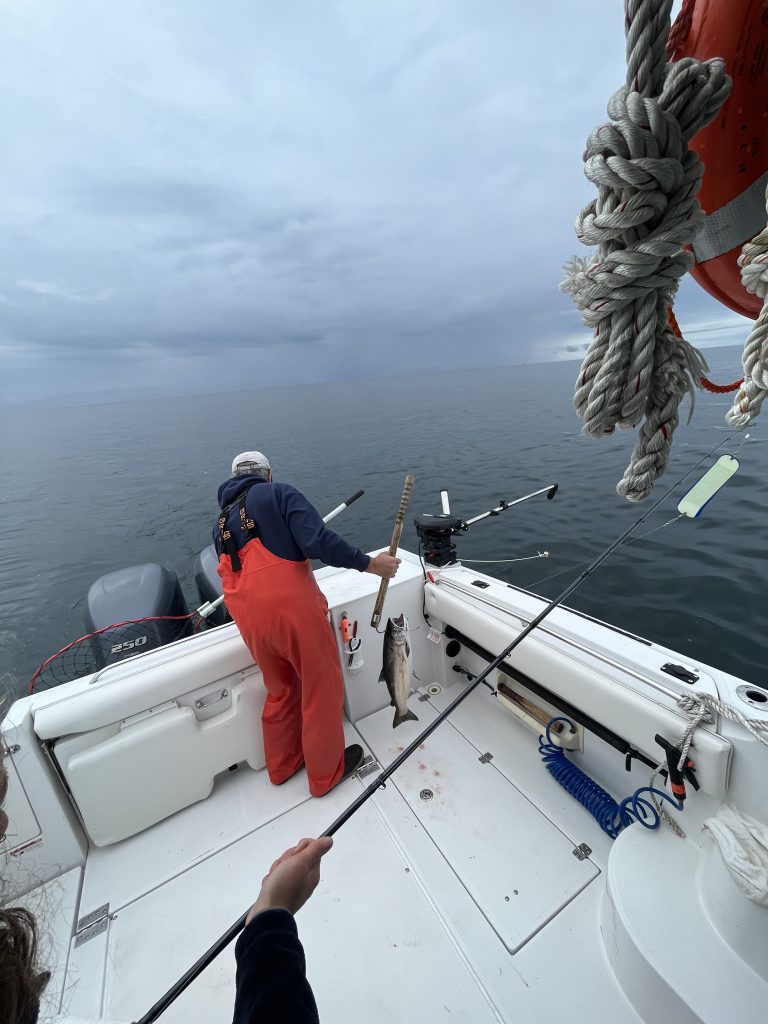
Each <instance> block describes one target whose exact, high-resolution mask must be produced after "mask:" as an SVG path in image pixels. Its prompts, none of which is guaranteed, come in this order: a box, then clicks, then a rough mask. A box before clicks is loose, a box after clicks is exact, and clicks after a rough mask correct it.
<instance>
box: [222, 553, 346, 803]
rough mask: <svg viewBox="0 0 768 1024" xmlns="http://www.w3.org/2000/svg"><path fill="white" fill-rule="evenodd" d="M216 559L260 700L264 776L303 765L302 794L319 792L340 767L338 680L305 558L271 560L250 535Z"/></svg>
mask: <svg viewBox="0 0 768 1024" xmlns="http://www.w3.org/2000/svg"><path fill="white" fill-rule="evenodd" d="M238 558H239V561H240V564H241V568H240V570H239V571H235V570H234V569H233V568H232V560H231V558H230V556H229V555H228V554H224V553H222V554H221V556H220V558H219V568H218V573H219V576H220V577H221V582H222V586H223V589H224V601H225V603H226V606H227V610H228V611H229V613H230V615H231V616H232V618H233V619H234V620H235V623H236V624H237V627H238V629H239V630H240V635H241V636H242V638H243V640H244V641H245V644H246V646H247V647H248V650H249V651H250V652H251V654H252V655H253V658H254V661H255V662H256V663H257V665H258V666H259V668H260V669H261V672H262V675H263V677H264V685H265V687H266V688H267V694H268V695H267V700H266V703H265V704H264V711H263V713H262V717H261V721H262V727H263V732H264V755H265V757H266V762H267V772H268V773H269V778H270V781H271V782H273V783H274V784H275V785H279V784H280V783H281V782H285V780H286V779H288V778H290V776H291V775H293V773H294V772H296V771H298V769H299V768H301V766H302V764H304V765H306V768H307V778H308V779H309V791H310V793H311V794H312V796H323V794H324V793H327V792H328V790H329V789H332V788H333V786H334V785H335V784H336V783H337V782H338V781H339V779H340V778H341V776H342V774H343V765H344V728H343V725H342V714H343V705H344V682H343V680H342V676H341V668H340V665H339V656H338V652H337V650H336V642H335V639H334V636H333V629H332V627H331V624H330V622H329V621H328V603H327V601H326V600H325V597H324V596H323V594H322V592H321V591H320V588H319V587H318V585H317V583H316V582H315V577H314V575H313V573H312V567H311V565H310V563H309V561H303V562H294V561H290V560H288V559H285V558H279V557H278V556H277V555H273V554H272V553H271V552H270V551H268V550H267V549H266V548H265V547H264V545H263V544H262V543H261V541H260V540H258V539H257V538H254V539H252V540H249V541H248V542H247V544H246V545H245V546H244V547H242V548H241V549H240V551H239V552H238Z"/></svg>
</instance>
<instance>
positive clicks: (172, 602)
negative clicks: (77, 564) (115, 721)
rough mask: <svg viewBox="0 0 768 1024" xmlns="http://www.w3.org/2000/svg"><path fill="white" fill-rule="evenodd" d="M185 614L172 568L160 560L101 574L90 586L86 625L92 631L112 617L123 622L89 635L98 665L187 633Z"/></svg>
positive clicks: (189, 628)
mask: <svg viewBox="0 0 768 1024" xmlns="http://www.w3.org/2000/svg"><path fill="white" fill-rule="evenodd" d="M188 614H189V611H188V609H187V605H186V602H185V600H184V595H183V594H182V592H181V587H180V586H179V580H178V577H177V576H176V573H175V572H171V571H170V570H169V569H164V568H163V566H162V565H157V563H155V562H149V563H148V564H147V565H132V566H130V567H129V568H127V569H118V570H117V571H116V572H109V573H107V574H106V576H101V577H100V578H99V579H97V580H96V582H95V583H93V584H92V585H91V588H90V590H89V591H88V597H87V598H86V601H85V613H84V616H83V617H84V620H85V628H86V629H87V630H88V632H89V633H92V632H94V631H95V630H97V629H103V628H104V627H105V626H111V625H113V624H115V623H126V625H117V626H115V628H114V629H107V630H105V632H103V633H99V634H98V635H97V636H95V637H94V638H93V641H94V645H93V652H94V656H95V659H96V665H97V667H98V668H104V666H105V665H112V664H114V663H115V662H117V661H124V660H125V658H131V657H133V655H134V654H142V653H143V652H144V651H151V650H152V649H153V648H155V647H162V646H163V645H164V644H170V643H173V641H174V640H180V639H181V638H182V637H184V636H188V635H189V634H190V633H192V623H191V620H190V619H188V618H183V616H186V615H188ZM175 616H178V618H173V617H175ZM134 620H145V621H134Z"/></svg>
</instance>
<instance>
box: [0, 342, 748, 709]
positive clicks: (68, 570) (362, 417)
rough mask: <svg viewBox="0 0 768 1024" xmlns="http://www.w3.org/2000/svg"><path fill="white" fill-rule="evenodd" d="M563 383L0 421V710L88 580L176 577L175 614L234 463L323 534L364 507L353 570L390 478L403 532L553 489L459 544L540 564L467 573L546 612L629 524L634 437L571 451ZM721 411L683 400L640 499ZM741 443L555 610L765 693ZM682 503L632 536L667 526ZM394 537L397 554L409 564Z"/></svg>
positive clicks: (1, 416) (405, 382)
mask: <svg viewBox="0 0 768 1024" xmlns="http://www.w3.org/2000/svg"><path fill="white" fill-rule="evenodd" d="M707 357H708V359H709V362H710V366H711V376H712V377H714V378H716V379H719V380H732V379H733V378H734V377H735V376H737V374H738V371H739V352H738V349H735V348H728V349H719V350H714V351H709V352H707ZM577 371H578V364H576V363H570V362H569V363H555V364H549V365H545V364H536V365H529V366H518V367H504V368H499V369H478V370H474V371H470V372H467V371H460V372H455V373H448V374H436V375H434V376H418V377H400V378H393V379H386V380H377V381H360V382H354V383H343V384H319V385H311V386H302V387H294V388H281V389H276V390H271V391H242V392H237V393H233V394H210V395H204V396H199V397H184V398H171V399H165V400H161V399H158V400H151V401H137V402H122V403H119V404H113V405H90V406H83V407H77V408H46V407H42V406H36V407H34V408H32V407H27V408H14V409H3V410H0V467H1V468H2V480H3V485H2V497H1V499H0V612H1V613H2V616H1V618H0V689H3V690H5V691H7V692H17V691H18V690H19V689H20V688H22V689H23V688H24V686H25V685H26V682H27V680H28V679H29V677H30V675H31V674H32V672H33V671H34V669H35V667H36V666H37V665H38V664H39V662H40V661H42V659H43V658H45V657H47V656H48V655H49V654H51V653H53V652H54V651H56V650H57V649H58V648H60V647H61V646H63V645H64V644H65V643H67V642H69V641H70V640H72V639H74V638H75V637H77V636H79V635H81V633H82V632H83V621H82V611H83V602H84V598H85V595H86V593H87V590H88V587H89V586H90V584H91V583H92V582H93V581H94V580H95V579H96V578H97V577H98V576H100V575H101V574H102V573H106V572H109V571H111V570H113V569H117V568H121V567H123V566H126V565H131V564H138V563H142V562H160V563H161V564H163V565H165V566H167V567H168V568H171V569H173V570H175V571H176V572H177V573H178V574H179V577H180V579H181V582H182V586H183V588H184V591H185V594H186V596H187V599H188V601H189V603H190V607H193V606H194V605H195V604H196V603H197V598H196V594H195V593H194V588H193V583H192V576H191V571H192V564H193V561H194V558H195V555H196V554H197V552H198V551H199V550H200V549H201V548H203V547H205V545H206V544H208V543H209V540H210V530H211V525H212V521H213V519H214V517H215V513H216V508H217V506H216V489H217V487H218V485H219V484H220V483H221V482H222V481H223V480H224V479H225V478H226V477H227V476H228V475H229V465H230V462H231V459H232V456H233V455H234V454H236V453H237V452H238V451H242V450H244V449H248V448H259V449H261V450H262V451H264V452H266V453H267V454H268V456H269V457H270V459H271V460H272V463H273V467H274V474H275V477H276V479H280V480H287V481H289V482H291V483H293V484H294V485H295V486H297V487H299V488H300V489H301V490H303V491H304V492H305V493H306V495H307V496H308V497H309V499H310V500H311V501H312V502H313V503H314V504H315V505H316V506H317V507H318V509H319V510H320V511H321V512H322V513H325V512H327V511H329V510H330V509H331V508H333V507H334V506H335V505H337V504H338V503H339V502H340V501H341V500H343V499H344V498H346V497H347V496H348V495H350V494H351V493H353V492H354V491H356V490H357V489H358V488H360V487H363V488H365V492H366V493H365V496H364V497H363V498H362V499H361V500H360V501H359V502H357V503H356V504H355V505H354V506H353V507H352V508H351V509H350V510H349V511H348V512H346V513H344V514H343V515H342V516H340V517H339V518H338V519H337V520H336V522H335V523H334V527H335V528H336V529H337V530H338V532H339V533H342V534H343V535H344V536H345V537H347V539H349V540H350V541H351V542H353V543H354V544H356V545H358V546H359V547H362V548H363V549H370V548H374V547H382V546H384V545H386V544H388V543H389V538H390V535H391V530H392V523H393V521H394V517H395V514H396V512H397V507H398V504H399V499H400V494H401V491H402V486H403V480H404V476H405V473H406V472H411V473H414V474H415V476H416V486H415V489H414V493H413V499H412V502H411V508H410V513H413V514H416V513H417V512H439V511H440V504H439V491H440V489H441V488H443V487H446V488H447V489H448V491H449V493H450V498H451V505H452V511H454V512H455V513H456V514H458V515H460V516H462V517H464V518H469V517H471V516H473V515H476V514H478V513H480V512H483V511H484V510H486V509H488V508H490V507H492V506H493V505H495V504H497V502H498V500H499V499H500V498H506V499H508V500H509V499H512V498H515V497H517V496H519V495H521V494H525V493H527V492H529V491H532V490H535V489H537V488H539V487H542V486H545V485H546V484H549V483H552V482H557V483H559V485H560V490H559V493H558V495H557V497H556V498H555V500H554V501H546V500H545V499H544V498H543V497H542V498H539V499H535V500H533V501H531V502H529V503H527V504H525V505H522V506H520V507H518V508H516V509H513V510H510V511H508V512H506V513H504V514H503V515H500V516H498V517H496V518H491V519H487V520H485V521H484V522H482V523H480V524H478V525H477V526H476V527H474V528H473V529H472V530H471V532H469V533H468V534H466V535H465V536H464V537H462V538H461V539H460V542H459V543H460V554H461V555H463V556H464V557H465V558H467V559H470V558H473V559H483V558H486V559H504V558H516V557H523V556H527V555H535V554H536V553H537V551H543V550H548V551H549V552H550V556H549V558H547V559H538V560H534V561H527V562H518V563H511V564H507V565H503V564H502V565H487V566H477V568H478V569H479V570H484V571H488V572H491V573H493V574H494V575H498V576H500V577H502V578H503V579H506V580H508V581H509V582H511V583H515V584H517V585H519V586H524V587H529V586H530V587H532V588H533V589H535V590H536V591H537V592H538V593H541V594H543V595H546V596H550V597H552V596H555V594H557V593H559V592H560V591H561V590H562V589H563V588H564V587H565V585H566V584H567V583H568V582H569V580H570V578H571V575H570V573H572V572H574V571H575V569H576V567H578V566H580V565H581V563H584V562H585V561H586V560H588V559H590V558H592V557H593V556H594V555H596V554H597V553H598V552H599V551H600V550H601V548H603V547H604V546H605V545H607V544H608V543H609V541H610V540H612V539H613V538H614V536H616V535H618V534H619V533H620V532H621V531H623V530H624V529H625V528H626V527H627V526H628V525H629V524H630V523H631V521H632V520H633V519H635V518H636V517H637V516H638V515H640V514H641V512H642V510H643V505H633V504H630V503H628V502H626V501H625V500H624V499H622V498H619V497H618V496H617V495H616V493H615V490H614V488H615V484H616V482H617V480H618V479H619V478H620V477H621V474H622V472H623V469H624V466H625V464H626V460H627V458H628V456H629V453H630V451H631V447H632V444H633V440H634V434H631V433H629V432H624V431H621V432H618V433H617V434H615V435H613V436H611V437H607V438H604V439H603V440H601V441H599V442H598V441H594V440H592V439H590V438H586V437H583V436H582V435H581V434H580V427H581V423H580V421H579V420H578V418H577V417H576V415H575V413H574V411H573V408H572V405H571V393H572V388H573V381H574V378H575V376H576V373H577ZM729 405H730V401H729V398H728V396H712V395H708V394H699V395H698V396H697V404H696V411H695V415H694V420H693V423H692V424H691V425H690V426H686V425H685V423H684V422H683V424H682V425H681V426H680V428H679V429H678V431H677V435H676V438H675V445H674V448H673V460H672V465H671V466H670V469H669V470H668V472H667V475H666V476H665V477H664V478H663V479H662V481H661V482H660V483H659V484H657V487H656V490H655V492H654V496H657V495H660V494H661V492H662V488H665V487H667V486H669V485H670V484H671V483H672V482H673V481H674V480H675V479H676V478H677V477H679V476H681V475H682V474H683V473H684V472H685V471H686V470H687V469H688V468H690V467H691V466H692V465H694V464H695V462H696V461H697V460H698V459H699V458H701V456H702V455H704V454H705V453H706V452H707V451H708V450H709V449H710V448H712V447H713V446H714V445H716V444H718V443H719V442H720V441H721V440H723V439H724V438H726V437H727V436H728V434H729V433H730V431H729V430H728V428H727V427H726V425H725V422H724V415H725V412H726V410H727V409H728V407H729ZM685 409H686V411H685V412H684V415H683V417H682V418H683V420H685V417H686V416H687V406H686V407H685ZM750 434H751V437H750V439H749V440H748V441H746V442H744V441H743V435H737V436H736V437H734V438H733V440H732V441H731V442H730V443H729V444H728V445H726V447H725V448H723V449H722V451H723V452H730V453H731V454H736V453H737V452H738V455H739V459H740V461H741V463H742V466H741V470H740V472H739V473H738V474H737V475H736V476H735V477H734V478H733V479H732V480H731V482H730V483H729V484H728V485H727V487H726V488H725V489H724V490H723V491H722V492H721V493H720V494H719V495H718V496H717V497H716V499H715V500H714V501H713V502H712V503H711V505H710V506H709V507H708V508H707V509H706V511H705V513H704V515H703V516H702V517H701V518H700V519H697V520H695V521H691V520H687V519H683V520H680V521H678V522H675V523H673V524H672V525H670V526H668V527H666V528H664V529H660V530H657V532H654V533H653V534H652V535H651V536H648V537H647V538H646V539H643V540H640V541H639V542H637V543H634V544H631V545H629V546H627V547H625V548H623V549H622V550H620V551H618V552H617V553H616V554H614V555H613V556H612V557H611V558H610V559H609V560H608V561H607V562H606V563H605V564H604V565H603V566H601V567H600V569H599V570H598V571H597V572H596V573H595V574H594V575H593V576H592V577H591V578H590V579H589V580H587V581H586V582H585V583H584V584H583V585H582V587H581V588H580V589H579V590H578V591H577V592H576V593H575V594H574V595H573V596H572V597H571V598H570V600H569V604H570V605H572V606H573V607H576V608H579V609H582V610H583V611H586V612H589V613H591V614H593V615H596V616H598V617H600V618H602V619H605V620H607V621H608V622H611V623H614V624H616V625H618V626H621V627H623V628H625V629H628V630H631V631H632V632H634V633H637V634H640V635H641V636H646V637H648V638H649V639H652V640H654V641H657V642H659V643H662V644H666V645H668V646H670V647H672V648H674V649H676V650H677V651H679V652H680V653H681V654H684V655H685V656H687V657H689V658H692V659H697V660H700V661H703V662H708V663H710V664H712V665H715V666H718V667H720V668H723V669H725V670H727V671H730V672H732V673H734V674H736V675H739V676H743V677H744V678H746V679H748V680H749V681H751V682H755V683H765V682H766V681H767V680H766V672H765V669H764V653H763V650H764V637H765V633H766V629H765V618H766V617H765V612H764V609H765V607H766V589H767V588H766V580H765V568H764V567H765V564H766V563H765V550H766V531H765V528H764V524H765V507H766V480H767V479H768V465H766V462H767V459H766V455H767V454H768V451H767V450H766V448H765V441H764V437H765V431H764V430H762V429H761V421H759V420H758V422H757V424H756V427H755V428H754V429H753V430H751V431H750ZM703 471H704V470H703V469H702V470H701V472H703ZM698 475H699V474H697V475H696V477H694V478H693V479H692V480H691V481H690V482H689V484H688V486H690V485H691V484H692V483H693V482H694V480H695V479H697V478H698ZM685 489H686V488H682V489H681V490H680V492H679V493H677V494H675V496H674V497H673V498H670V499H669V501H668V502H667V503H666V504H665V505H664V506H663V507H662V508H660V509H659V510H657V511H656V512H655V513H653V515H652V516H651V517H650V519H649V520H648V521H647V522H646V523H645V524H643V526H642V527H641V528H640V529H639V530H638V534H641V535H642V534H645V533H647V532H648V531H650V530H653V529H655V528H656V527H659V526H661V525H662V524H663V523H665V522H666V521H668V520H670V519H672V518H673V517H674V516H675V515H676V504H677V501H678V500H679V496H680V495H681V494H682V493H684V490H685ZM645 504H646V505H647V504H650V502H646V503H645ZM411 519H412V515H410V514H409V522H408V526H407V528H406V529H405V531H404V533H403V540H402V543H403V545H404V546H405V547H409V548H411V549H413V550H415V549H416V536H415V531H414V530H413V527H412V525H411ZM554 573H560V575H558V576H556V577H555V578H552V579H544V578H546V577H551V576H552V574H554ZM542 580H544V581H543V582H542Z"/></svg>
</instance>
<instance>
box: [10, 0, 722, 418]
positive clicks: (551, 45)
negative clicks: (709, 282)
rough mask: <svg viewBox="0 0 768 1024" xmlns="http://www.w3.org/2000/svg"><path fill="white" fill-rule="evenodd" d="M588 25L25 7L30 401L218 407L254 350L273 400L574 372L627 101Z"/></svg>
mask: <svg viewBox="0 0 768 1024" xmlns="http://www.w3.org/2000/svg"><path fill="white" fill-rule="evenodd" d="M586 7H587V8H588V12H587V13H588V17H587V15H586V14H585V10H586V8H585V6H584V5H579V4H573V3H568V2H567V0H553V3H552V4H550V5H549V6H548V7H546V8H544V7H541V6H538V7H537V6H536V5H533V6H531V5H530V4H524V3H522V2H521V0H514V2H512V3H510V2H508V0H492V2H489V3H488V4H486V5H485V6H484V8H483V15H482V17H481V18H479V17H478V16H477V11H476V8H475V7H473V5H471V4H470V3H468V2H467V3H463V4H462V3H457V4H445V3H444V0H422V2H420V3H418V4H414V3H413V2H412V0H392V2H391V3H387V4H380V3H374V2H373V0H356V2H354V3H350V2H347V0H327V2H325V3H323V4H317V3H315V2H314V0H295V2H294V3H292V4H289V5H276V4H273V3H268V2H266V0H263V2H261V0H257V2H251V0H231V3H229V4H227V5H225V9H224V10H225V13H224V16H223V12H222V9H221V8H220V7H219V6H216V5H211V4H210V3H208V2H206V0H189V2H188V3H184V4H177V5H173V4H171V5H157V4H156V3H152V0H135V2H134V3H132V4H130V5H109V4H107V5H105V4H99V3H96V2H94V0H70V2H69V3H67V4H66V5H56V4H50V3H48V2H46V0H25V3H24V5H23V13H20V14H19V15H18V16H17V17H15V18H14V20H13V25H12V28H13V31H12V32H9V33H8V34H7V35H6V36H4V37H3V38H0V83H1V84H2V88H0V118H2V121H3V124H4V131H5V134H6V137H7V140H8V145H7V147H6V156H5V157H4V163H3V178H4V181H3V189H2V190H1V191H0V230H2V232H3V236H4V238H5V240H6V249H7V255H6V258H5V260H4V265H3V267H2V268H0V296H3V297H4V299H5V301H3V300H2V299H0V302H1V303H2V305H1V306H0V308H1V309H2V323H3V330H4V334H3V336H2V338H0V345H2V348H3V356H4V370H5V371H7V375H6V380H7V381H10V382H11V383H10V384H9V385H8V387H7V390H6V393H7V394H10V395H11V396H12V398H13V400H17V401H20V400H22V399H23V397H24V396H25V395H26V396H27V397H30V398H31V397H37V396H40V395H42V396H50V397H51V398H66V396H67V395H68V394H69V395H74V394H77V395H82V394H83V393H84V392H83V389H84V387H85V386H86V383H85V382H87V383H88V386H90V387H92V388H93V389H95V390H97V391H98V390H99V389H100V388H103V389H104V391H105V392H106V391H107V390H108V389H110V388H114V387H115V386H116V385H115V383H114V376H115V366H116V364H119V363H121V362H122V361H126V360H129V361H130V363H131V373H130V375H128V376H129V381H128V382H127V383H126V384H125V385H124V387H125V388H129V387H131V386H132V387H134V388H135V389H136V390H137V391H142V390H144V391H150V392H152V393H156V392H157V389H158V388H162V387H164V386H165V387H169V388H170V387H172V388H175V389H177V390H178V389H186V390H198V391H201V390H205V388H206V387H207V386H209V385H210V383H211V381H218V380H219V376H220V368H221V366H222V365H223V364H224V363H225V362H226V357H227V355H228V354H229V353H232V355H233V357H234V359H235V360H236V361H237V365H238V367H240V368H242V372H243V374H245V375H247V374H248V373H249V372H250V373H251V374H252V376H253V379H258V380H259V381H260V382H261V383H263V384H266V385H268V384H270V383H275V384H280V383H288V382H291V381H294V380H302V381H311V380H324V379H328V378H329V377H333V376H338V377H347V376H349V375H355V374H357V375H361V376H365V375H373V374H381V373H385V372H386V373H389V372H400V373H406V372H418V371H424V370H431V369H432V368H434V366H435V365H439V366H440V367H441V368H444V369H450V368H451V367H454V366H462V367H463V366H470V365H473V364H476V365H497V364H499V363H514V362H517V361H519V362H523V361H531V360H533V359H550V358H562V357H563V355H566V356H569V357H572V356H574V355H577V354H578V353H580V352H581V351H582V350H583V347H584V346H586V345H588V344H589V341H590V337H589V332H586V331H584V330H583V328H581V326H580V323H579V318H578V314H577V313H576V311H575V310H574V309H573V307H572V305H571V304H570V303H569V301H568V300H567V299H566V298H565V297H564V296H562V295H561V294H560V293H559V292H558V283H559V280H560V278H561V276H562V273H561V267H562V264H563V263H564V262H565V260H567V259H568V258H569V257H570V256H571V255H573V254H574V253H576V252H578V251H579V248H580V247H579V245H578V243H577V241H576V238H575V235H574V233H573V228H572V224H573V219H574V217H575V215H576V213H577V211H578V209H579V207H580V206H582V205H583V204H584V202H586V201H587V200H588V199H590V198H591V196H592V190H591V186H589V184H588V183H587V182H586V181H585V179H584V177H583V173H582V168H581V153H582V150H583V145H584V140H585V138H586V137H587V135H588V133H589V131H590V130H591V129H592V127H593V126H594V125H595V124H596V123H598V122H599V121H600V120H602V119H603V117H604V111H605V104H606V100H607V98H608V96H609V95H611V93H612V92H613V91H614V90H615V88H616V86H617V85H618V84H619V83H620V82H621V81H622V80H623V77H624V67H623V61H624V57H623V54H624V43H623V21H622V17H621V15H620V11H619V12H617V9H616V3H615V0H593V2H592V3H591V4H588V5H586ZM586 50H588V51H589V52H590V53H595V52H599V53H600V54H601V60H600V62H598V63H595V62H593V61H589V60H588V59H586V58H585V57H584V53H585V52H586ZM62 54H66V59H63V58H62V56H61V55H62ZM679 311H680V316H681V323H683V324H684V327H685V325H686V324H688V325H691V333H692V335H693V338H694V340H695V341H696V342H697V343H701V344H716V343H717V342H718V339H719V337H720V336H721V334H722V331H723V330H726V331H728V332H730V334H729V338H730V337H733V336H734V335H735V334H736V333H737V332H738V330H739V325H738V324H735V325H733V326H730V327H723V328H720V327H718V328H717V330H715V331H708V330H705V329H704V328H701V329H700V326H698V325H702V324H706V321H708V320H712V319H713V318H714V319H716V320H717V321H718V322H721V321H723V316H722V314H720V313H719V312H717V307H715V305H714V303H712V302H711V301H710V300H709V299H708V298H707V297H706V296H704V295H703V293H700V292H697V291H696V289H695V288H694V287H693V286H690V285H685V286H684V287H683V289H682V290H681V295H680V302H679ZM726 319H727V318H726ZM728 322H729V323H730V321H728ZM297 353H299V354H300V356H301V358H297ZM120 387H121V388H122V387H123V384H122V382H121V383H120ZM0 400H2V395H0Z"/></svg>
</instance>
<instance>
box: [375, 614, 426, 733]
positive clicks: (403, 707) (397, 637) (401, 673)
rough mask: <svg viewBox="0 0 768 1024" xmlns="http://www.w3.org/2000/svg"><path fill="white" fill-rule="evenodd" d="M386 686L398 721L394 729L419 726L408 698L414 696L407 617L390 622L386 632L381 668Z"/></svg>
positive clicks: (400, 616)
mask: <svg viewBox="0 0 768 1024" xmlns="http://www.w3.org/2000/svg"><path fill="white" fill-rule="evenodd" d="M382 679H383V680H384V682H385V683H386V684H387V689H388V690H389V696H390V700H391V704H392V707H393V708H394V709H395V718H394V721H393V722H392V728H393V729H396V728H397V727H398V725H402V723H403V722H407V721H409V720H410V721H414V722H418V720H419V719H418V716H417V715H414V713H413V712H412V711H409V710H408V695H409V693H410V692H411V644H410V638H409V634H408V620H407V619H406V617H405V615H398V616H397V618H394V619H388V620H387V628H386V630H385V631H384V664H383V665H382V666H381V675H380V676H379V682H381V680H382Z"/></svg>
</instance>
